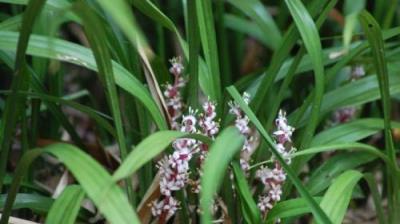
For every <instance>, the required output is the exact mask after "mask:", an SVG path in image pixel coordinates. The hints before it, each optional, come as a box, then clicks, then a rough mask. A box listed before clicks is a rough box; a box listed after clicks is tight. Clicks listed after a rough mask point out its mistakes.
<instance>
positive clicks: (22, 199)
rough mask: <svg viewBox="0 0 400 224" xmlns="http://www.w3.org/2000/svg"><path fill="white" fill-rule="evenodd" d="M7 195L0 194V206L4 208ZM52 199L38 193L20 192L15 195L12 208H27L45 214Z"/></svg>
mask: <svg viewBox="0 0 400 224" xmlns="http://www.w3.org/2000/svg"><path fill="white" fill-rule="evenodd" d="M6 198H7V195H1V196H0V205H1V208H4V204H5V202H6ZM53 202H54V199H52V198H50V197H46V196H41V195H38V194H26V193H20V194H17V195H16V198H15V201H14V204H13V206H12V209H14V210H16V209H21V208H29V209H31V210H32V211H34V212H37V213H40V214H46V213H47V212H48V211H49V209H50V207H51V205H52V204H53Z"/></svg>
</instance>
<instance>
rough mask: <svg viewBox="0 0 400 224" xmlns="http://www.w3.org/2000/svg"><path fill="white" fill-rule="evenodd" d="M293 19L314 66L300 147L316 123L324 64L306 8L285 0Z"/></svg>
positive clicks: (307, 143) (314, 27)
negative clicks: (307, 114) (307, 116)
mask: <svg viewBox="0 0 400 224" xmlns="http://www.w3.org/2000/svg"><path fill="white" fill-rule="evenodd" d="M285 2H286V4H287V6H288V8H289V11H290V13H291V14H292V17H293V20H294V22H295V23H296V26H297V30H298V31H299V33H300V35H301V38H302V40H303V43H304V45H305V48H306V50H307V52H308V54H309V55H310V58H311V60H312V63H313V68H314V81H315V86H314V99H313V106H312V109H311V117H310V120H309V122H308V124H307V125H306V128H305V131H304V135H303V138H302V140H301V143H300V149H303V148H304V147H307V146H308V145H309V144H310V141H311V139H312V136H313V135H314V132H315V129H316V128H317V125H318V119H319V112H320V108H321V102H322V96H323V94H324V64H323V62H322V54H321V52H322V47H321V40H320V38H319V34H318V30H317V27H316V26H315V23H314V21H313V20H312V18H311V16H310V15H309V14H308V11H307V9H306V8H305V7H304V5H303V4H302V3H301V1H300V0H285Z"/></svg>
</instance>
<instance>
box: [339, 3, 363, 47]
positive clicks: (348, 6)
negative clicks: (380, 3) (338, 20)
mask: <svg viewBox="0 0 400 224" xmlns="http://www.w3.org/2000/svg"><path fill="white" fill-rule="evenodd" d="M364 8H365V0H359V1H351V0H346V1H345V3H344V10H343V11H344V14H345V19H344V28H343V45H344V49H345V50H347V51H348V50H349V46H350V43H351V40H352V38H353V33H354V31H357V28H359V24H358V23H357V22H358V21H357V19H358V15H359V13H360V12H361V10H363V9H364Z"/></svg>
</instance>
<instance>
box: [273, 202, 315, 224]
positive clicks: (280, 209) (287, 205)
mask: <svg viewBox="0 0 400 224" xmlns="http://www.w3.org/2000/svg"><path fill="white" fill-rule="evenodd" d="M321 199H322V198H320V197H314V200H315V201H316V202H318V203H319V202H320V201H321ZM306 213H311V209H310V207H309V206H308V203H307V201H306V200H304V198H296V199H290V200H286V201H280V202H278V203H277V204H276V205H274V207H272V209H271V211H269V212H268V216H267V220H266V223H274V220H276V219H278V218H289V217H293V216H298V215H303V214H306Z"/></svg>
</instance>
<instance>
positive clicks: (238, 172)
mask: <svg viewBox="0 0 400 224" xmlns="http://www.w3.org/2000/svg"><path fill="white" fill-rule="evenodd" d="M232 168H233V173H234V175H235V182H236V187H237V190H238V191H239V197H240V199H241V200H240V201H241V203H242V207H244V209H243V210H242V214H243V216H244V217H245V219H246V217H249V218H248V219H246V223H261V214H260V209H259V208H258V207H257V204H256V202H255V201H254V199H253V196H252V193H251V191H250V187H249V185H248V184H247V180H246V177H245V176H244V174H243V171H242V169H241V168H240V165H239V164H238V163H237V162H234V163H232Z"/></svg>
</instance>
